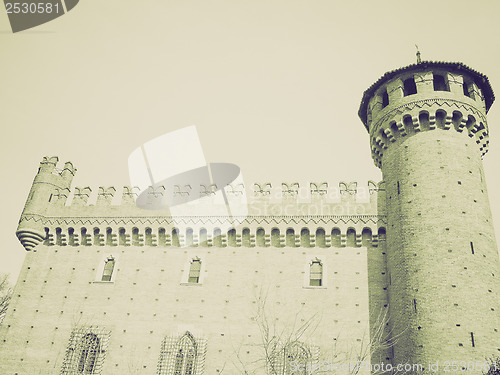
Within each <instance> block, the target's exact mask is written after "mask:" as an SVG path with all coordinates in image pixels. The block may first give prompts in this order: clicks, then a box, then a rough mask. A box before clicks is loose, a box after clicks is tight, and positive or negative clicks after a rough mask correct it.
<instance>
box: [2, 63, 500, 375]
mask: <svg viewBox="0 0 500 375" xmlns="http://www.w3.org/2000/svg"><path fill="white" fill-rule="evenodd" d="M493 100H494V95H493V91H492V89H491V86H490V84H489V82H488V79H487V78H486V76H484V75H482V74H481V73H479V72H476V71H474V70H472V69H471V68H469V67H467V66H465V65H463V64H461V63H445V62H419V63H417V64H414V65H410V66H407V67H404V68H400V69H397V70H394V71H391V72H388V73H386V74H385V75H384V76H382V77H381V78H380V79H379V80H378V81H377V82H375V83H374V84H373V85H372V86H371V87H370V88H369V89H368V90H367V91H365V93H364V95H363V99H362V102H361V106H360V110H359V115H360V118H361V120H362V121H363V123H364V125H365V127H366V129H367V131H368V133H369V139H370V147H371V150H372V156H373V160H374V162H375V165H376V166H378V167H379V168H381V170H382V173H383V181H382V182H379V183H375V182H372V181H370V182H368V185H367V186H363V187H361V186H358V185H357V184H356V183H345V182H341V183H340V184H339V186H338V187H337V186H332V185H329V184H328V183H327V182H323V181H320V182H314V183H310V184H308V185H300V184H299V183H294V182H291V183H283V184H281V185H280V186H276V185H273V184H271V183H257V184H254V185H253V186H244V185H243V184H234V185H228V186H227V187H225V188H224V189H225V193H226V195H228V196H229V197H231V200H232V201H233V202H238V200H239V199H240V200H242V199H243V198H242V197H244V196H246V197H247V198H248V202H247V203H245V204H246V205H247V208H248V214H247V215H245V217H240V218H239V219H238V223H237V225H236V224H235V225H234V226H233V227H230V228H229V229H227V230H226V226H227V225H226V223H227V217H223V216H220V215H216V214H214V215H196V207H197V205H198V204H204V205H208V207H211V205H216V204H217V202H216V201H215V195H214V189H216V187H211V186H202V187H201V189H200V191H199V195H200V196H199V197H198V196H197V197H195V198H197V199H192V200H191V202H190V204H189V206H190V207H191V208H190V209H189V210H187V211H186V215H184V216H182V217H176V218H175V219H174V218H173V217H172V216H171V215H170V213H169V211H168V209H165V210H147V209H144V208H139V207H138V206H137V205H136V202H135V198H136V195H135V192H134V189H133V188H131V187H124V188H123V189H122V191H121V194H117V193H116V189H115V188H113V187H109V188H105V187H102V188H100V189H99V191H98V192H97V197H96V199H95V202H92V199H91V195H92V194H91V190H90V188H78V187H72V186H71V184H72V179H73V176H74V174H75V172H76V169H75V168H74V166H73V165H72V163H70V162H67V163H66V164H64V166H63V167H62V168H58V165H59V164H58V158H57V157H46V158H44V159H43V160H42V162H41V164H40V168H39V170H38V173H37V174H36V176H35V179H34V182H33V185H32V188H31V191H30V193H29V196H28V199H27V202H26V205H25V208H24V210H23V213H22V215H21V219H20V221H19V226H18V230H17V232H16V234H17V236H18V238H19V240H20V242H21V243H22V244H23V246H24V247H25V249H26V250H27V254H26V259H25V262H24V265H23V268H22V271H21V273H20V275H19V279H18V282H17V284H16V287H15V291H14V296H13V299H12V302H11V306H10V308H9V312H8V315H7V317H6V319H5V320H4V322H3V324H2V325H1V326H0V338H1V340H2V341H1V342H0V372H1V373H2V374H18V375H21V374H106V375H108V374H169V375H202V374H229V375H233V374H245V373H247V374H251V373H253V374H309V373H317V374H319V373H353V372H352V371H354V370H355V369H353V368H352V366H351V369H349V365H348V364H349V363H351V364H357V366H359V368H358V369H357V370H359V372H358V373H360V374H371V373H373V374H374V373H387V374H389V373H415V374H416V373H419V374H420V373H423V374H425V373H436V372H435V371H434V372H433V368H431V364H432V365H433V366H435V365H436V364H437V365H438V366H439V371H438V372H437V373H443V372H447V370H446V364H447V362H449V364H448V365H449V366H451V365H452V362H453V361H457V362H458V364H455V365H456V366H459V367H457V368H456V369H455V370H456V372H453V371H451V372H449V373H463V371H466V372H465V373H475V374H479V373H482V372H483V369H484V367H483V368H479V367H478V366H477V363H483V364H485V366H486V360H487V359H488V358H491V357H493V356H495V355H500V333H499V331H498V330H499V329H500V315H499V311H500V303H499V291H500V281H499V276H500V267H499V256H498V249H497V246H496V241H495V236H494V230H493V223H492V219H491V212H490V207H489V202H488V195H487V190H486V184H485V179H484V172H483V167H482V157H483V156H484V154H485V153H486V152H487V149H488V125H487V122H486V113H487V111H488V110H489V108H490V106H491V104H492V103H493ZM173 191H175V193H176V194H175V195H176V196H177V197H178V199H180V200H184V201H185V200H186V196H189V195H190V194H191V192H190V187H189V186H188V185H184V186H175V187H174V189H173ZM148 194H149V195H150V196H151V197H152V198H151V199H154V197H156V196H158V195H161V194H163V192H162V190H161V189H151V191H149V193H148ZM191 198H192V197H191ZM198 198H199V199H198ZM201 201H202V202H203V203H200V202H201ZM245 202H246V201H245ZM221 228H222V229H221ZM461 361H465V363H461ZM470 362H475V363H476V364H473V365H472V366H471V365H470ZM468 363H469V364H468ZM319 364H322V366H323V367H320V365H319ZM346 365H347V366H346ZM381 365H384V366H385V367H380V366H381ZM401 365H407V367H399V368H396V367H397V366H401ZM377 366H379V367H377ZM408 366H410V367H408ZM415 366H420V367H415ZM450 369H451V367H450ZM342 371H344V372H342ZM349 371H351V372H349ZM467 371H468V372H467Z"/></svg>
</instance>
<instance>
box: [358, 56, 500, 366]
mask: <svg viewBox="0 0 500 375" xmlns="http://www.w3.org/2000/svg"><path fill="white" fill-rule="evenodd" d="M493 101H494V95H493V91H492V89H491V86H490V84H489V82H488V79H487V77H486V76H484V75H482V74H480V73H478V72H476V71H474V70H472V69H470V68H468V67H467V66H465V65H463V64H461V63H444V62H422V63H418V64H414V65H410V66H408V67H405V68H401V69H398V70H395V71H391V72H388V73H386V74H385V75H384V76H383V77H382V78H381V79H379V80H378V81H377V82H376V83H375V84H374V85H372V86H371V87H370V88H369V89H368V90H367V91H366V92H365V93H364V96H363V100H362V103H361V107H360V110H359V116H360V118H361V120H362V121H363V123H364V124H365V126H366V128H367V130H368V132H369V134H370V146H371V150H372V157H373V160H374V162H375V164H376V165H377V166H378V167H380V168H381V170H382V173H383V177H384V181H385V183H386V202H387V203H386V208H387V223H388V225H387V270H388V274H389V275H388V276H389V288H388V289H389V308H390V319H391V322H392V327H391V332H392V333H393V334H394V335H395V336H397V337H395V339H396V344H395V346H394V357H393V363H394V364H397V363H420V364H424V365H426V364H428V363H429V362H432V363H435V362H436V361H439V362H440V364H441V365H442V364H443V363H444V361H483V362H484V361H485V359H486V358H490V357H492V356H493V355H498V354H500V352H499V351H500V332H499V330H500V315H499V311H500V304H499V291H500V280H499V277H500V269H499V268H500V267H499V257H498V250H497V245H496V241H495V234H494V230H493V224H492V218H491V211H490V207H489V202H488V195H487V191H486V182H485V179H484V172H483V165H482V161H481V158H482V156H483V155H484V154H485V153H486V152H487V150H488V149H487V147H488V143H489V142H488V125H487V122H486V113H487V111H488V110H489V108H490V106H491V104H492V103H493Z"/></svg>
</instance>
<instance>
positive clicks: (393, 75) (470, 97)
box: [359, 62, 494, 167]
mask: <svg viewBox="0 0 500 375" xmlns="http://www.w3.org/2000/svg"><path fill="white" fill-rule="evenodd" d="M493 100H494V95H493V90H492V89H491V86H490V84H489V82H488V79H487V78H486V76H484V75H482V74H480V73H478V72H476V71H474V70H472V69H470V68H468V67H467V66H465V65H463V64H460V63H441V62H421V63H419V64H415V65H410V66H408V67H405V68H401V69H397V70H395V71H392V72H389V73H386V74H385V75H384V76H383V77H382V78H381V79H379V80H378V81H377V82H376V83H375V84H374V85H372V87H370V88H369V89H368V90H367V91H366V92H365V94H364V96H363V100H362V103H361V107H360V111H359V115H360V117H361V119H362V120H363V122H364V124H365V126H366V128H367V130H368V131H369V133H370V146H371V151H372V158H373V160H374V162H375V165H376V166H378V167H381V166H382V163H383V156H384V153H385V151H386V150H387V149H388V148H389V147H391V145H393V144H398V143H400V142H403V141H404V140H405V139H407V138H409V137H412V136H414V135H416V134H418V133H421V132H427V131H433V130H445V131H455V132H458V133H462V134H464V136H468V137H470V138H472V139H473V140H474V141H475V143H476V144H477V147H478V149H479V151H480V153H481V155H484V154H485V153H486V152H488V146H489V131H488V125H487V121H486V113H487V111H488V109H489V107H490V106H491V104H492V102H493Z"/></svg>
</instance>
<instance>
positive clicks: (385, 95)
mask: <svg viewBox="0 0 500 375" xmlns="http://www.w3.org/2000/svg"><path fill="white" fill-rule="evenodd" d="M388 105H389V94H388V93H387V90H386V91H384V92H383V93H382V108H384V107H387V106H388Z"/></svg>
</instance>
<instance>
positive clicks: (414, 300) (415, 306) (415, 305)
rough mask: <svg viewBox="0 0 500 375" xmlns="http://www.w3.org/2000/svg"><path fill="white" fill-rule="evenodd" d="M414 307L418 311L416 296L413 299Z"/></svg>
mask: <svg viewBox="0 0 500 375" xmlns="http://www.w3.org/2000/svg"><path fill="white" fill-rule="evenodd" d="M413 309H414V310H415V312H417V300H416V299H415V298H414V299H413Z"/></svg>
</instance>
